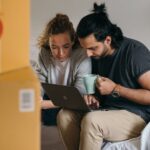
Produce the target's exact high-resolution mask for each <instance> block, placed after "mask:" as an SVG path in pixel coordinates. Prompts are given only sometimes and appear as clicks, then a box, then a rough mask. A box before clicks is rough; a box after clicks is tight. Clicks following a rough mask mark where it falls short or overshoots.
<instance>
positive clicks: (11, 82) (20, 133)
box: [0, 67, 40, 150]
mask: <svg viewBox="0 0 150 150" xmlns="http://www.w3.org/2000/svg"><path fill="white" fill-rule="evenodd" d="M28 89H29V90H32V91H34V94H35V96H34V110H32V111H27V112H22V111H20V96H19V95H20V91H21V90H28ZM39 91H40V85H39V82H38V79H37V78H36V76H35V74H34V73H33V71H32V69H31V68H30V67H25V68H21V69H18V70H13V71H10V72H7V73H2V74H0V102H1V104H0V118H1V123H0V133H1V134H0V149H1V150H40V100H39V97H40V92H39Z"/></svg>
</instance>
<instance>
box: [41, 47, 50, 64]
mask: <svg viewBox="0 0 150 150" xmlns="http://www.w3.org/2000/svg"><path fill="white" fill-rule="evenodd" d="M39 61H41V62H42V63H43V64H44V65H45V66H47V67H48V66H49V64H51V63H52V56H51V53H50V50H49V49H45V48H41V50H40V52H39Z"/></svg>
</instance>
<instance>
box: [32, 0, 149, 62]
mask: <svg viewBox="0 0 150 150" xmlns="http://www.w3.org/2000/svg"><path fill="white" fill-rule="evenodd" d="M93 2H98V4H100V3H101V2H105V3H106V7H107V11H108V14H109V17H110V19H111V20H112V22H113V23H115V24H117V25H118V26H119V27H121V29H122V31H123V33H124V35H125V36H128V37H130V38H134V39H137V40H139V41H141V42H143V43H144V44H145V45H146V46H147V47H148V48H149V49H150V0H94V1H93V0H31V42H30V49H31V51H30V52H31V53H30V54H31V59H32V60H36V59H37V54H38V48H37V47H36V43H37V37H38V36H39V34H40V33H41V32H42V31H43V29H44V28H45V25H46V24H47V22H48V21H49V20H50V19H51V18H53V17H54V16H55V14H56V13H58V12H59V13H65V14H67V15H68V16H69V18H70V20H71V21H72V22H73V23H74V27H75V28H76V26H77V24H78V22H79V20H80V19H81V18H82V17H83V16H84V15H86V14H88V13H89V12H90V10H91V9H92V8H93Z"/></svg>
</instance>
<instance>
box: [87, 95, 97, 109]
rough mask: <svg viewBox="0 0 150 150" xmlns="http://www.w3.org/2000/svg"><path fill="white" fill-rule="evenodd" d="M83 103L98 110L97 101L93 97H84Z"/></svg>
mask: <svg viewBox="0 0 150 150" xmlns="http://www.w3.org/2000/svg"><path fill="white" fill-rule="evenodd" d="M84 100H85V103H86V104H87V105H88V106H89V107H90V108H92V109H98V108H99V105H100V104H99V101H98V100H97V99H96V98H95V97H94V96H93V95H84Z"/></svg>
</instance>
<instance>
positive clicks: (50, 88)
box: [42, 83, 91, 111]
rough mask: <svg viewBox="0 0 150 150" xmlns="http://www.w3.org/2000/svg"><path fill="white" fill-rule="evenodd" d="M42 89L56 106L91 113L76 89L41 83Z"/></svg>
mask: <svg viewBox="0 0 150 150" xmlns="http://www.w3.org/2000/svg"><path fill="white" fill-rule="evenodd" d="M42 87H43V89H44V90H45V93H46V94H47V95H48V97H49V99H50V100H51V101H52V102H53V103H54V105H56V106H60V107H63V108H67V109H73V110H80V111H91V108H89V107H88V106H87V105H86V103H85V101H84V99H83V97H82V96H81V94H80V92H79V91H78V89H77V88H75V87H73V86H64V85H56V84H48V83H42Z"/></svg>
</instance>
